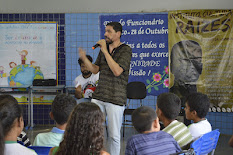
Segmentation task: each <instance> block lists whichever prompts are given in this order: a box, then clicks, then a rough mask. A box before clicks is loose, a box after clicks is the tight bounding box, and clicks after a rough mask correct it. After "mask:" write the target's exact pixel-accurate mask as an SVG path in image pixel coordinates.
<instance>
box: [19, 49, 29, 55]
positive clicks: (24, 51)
mask: <svg viewBox="0 0 233 155" xmlns="http://www.w3.org/2000/svg"><path fill="white" fill-rule="evenodd" d="M19 54H20V55H25V56H26V55H28V51H27V50H22V51H21V52H20V53H19Z"/></svg>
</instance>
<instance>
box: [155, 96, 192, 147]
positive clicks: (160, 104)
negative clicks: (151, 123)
mask: <svg viewBox="0 0 233 155" xmlns="http://www.w3.org/2000/svg"><path fill="white" fill-rule="evenodd" d="M180 109H181V101H180V98H179V97H178V96H177V95H175V94H173V93H162V94H160V95H159V96H158V97H157V104H156V113H157V115H158V117H159V120H160V121H162V122H163V124H164V126H165V128H164V129H163V131H165V132H167V133H169V134H170V135H172V136H173V138H174V139H175V140H176V141H177V143H178V144H179V145H180V147H181V148H182V149H187V147H188V144H190V142H191V141H192V135H191V133H190V132H189V129H188V128H187V126H186V125H185V124H184V123H182V122H179V121H177V120H175V119H176V118H177V116H178V115H179V113H180ZM186 146H187V147H186Z"/></svg>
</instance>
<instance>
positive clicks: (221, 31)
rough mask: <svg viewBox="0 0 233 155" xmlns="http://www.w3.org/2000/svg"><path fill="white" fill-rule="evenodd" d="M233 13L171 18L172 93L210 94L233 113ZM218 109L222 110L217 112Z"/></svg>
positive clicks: (186, 12)
mask: <svg viewBox="0 0 233 155" xmlns="http://www.w3.org/2000/svg"><path fill="white" fill-rule="evenodd" d="M232 13H233V10H182V11H171V12H169V15H168V31H169V37H168V42H169V64H170V68H169V69H170V80H169V81H170V91H171V92H174V93H175V94H177V95H179V96H180V97H185V96H186V95H188V94H189V93H192V92H195V91H197V92H202V93H204V94H207V95H208V97H209V99H210V101H211V103H212V104H214V105H215V106H216V107H221V110H219V112H220V111H223V112H231V111H233V93H232V90H233V78H232V77H233V29H232V26H233V16H232ZM217 109H219V108H217Z"/></svg>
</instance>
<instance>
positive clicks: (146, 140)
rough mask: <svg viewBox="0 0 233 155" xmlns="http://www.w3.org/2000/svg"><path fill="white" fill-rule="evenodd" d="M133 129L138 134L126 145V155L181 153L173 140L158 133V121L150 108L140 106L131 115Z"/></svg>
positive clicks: (164, 134)
mask: <svg viewBox="0 0 233 155" xmlns="http://www.w3.org/2000/svg"><path fill="white" fill-rule="evenodd" d="M132 122H133V126H134V128H135V129H136V130H137V131H138V132H139V133H140V134H137V135H134V136H132V137H131V138H130V139H129V140H128V142H127V145H126V150H125V154H126V155H136V154H140V155H148V154H159V155H168V154H172V153H177V152H181V148H180V146H179V145H178V143H177V142H176V141H175V139H174V138H173V137H172V136H171V135H170V134H168V133H166V132H164V131H160V125H159V119H158V117H157V115H156V112H155V110H154V109H153V108H151V107H146V106H142V107H139V108H137V109H136V110H134V112H133V114H132Z"/></svg>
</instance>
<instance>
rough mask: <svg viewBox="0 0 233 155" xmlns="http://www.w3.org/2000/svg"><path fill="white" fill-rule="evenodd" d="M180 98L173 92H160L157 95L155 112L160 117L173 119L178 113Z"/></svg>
mask: <svg viewBox="0 0 233 155" xmlns="http://www.w3.org/2000/svg"><path fill="white" fill-rule="evenodd" d="M180 108H181V101H180V98H179V97H178V96H177V95H175V94H173V93H162V94H160V95H159V96H158V97H157V104H156V113H157V115H158V117H159V119H161V117H163V118H164V117H165V118H166V119H169V120H174V119H176V117H177V116H178V115H179V113H180Z"/></svg>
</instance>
